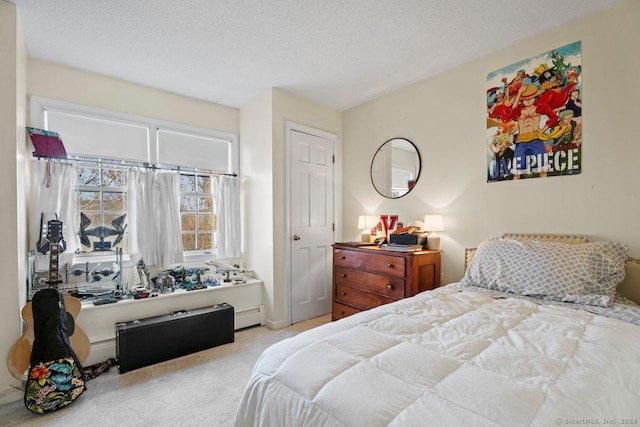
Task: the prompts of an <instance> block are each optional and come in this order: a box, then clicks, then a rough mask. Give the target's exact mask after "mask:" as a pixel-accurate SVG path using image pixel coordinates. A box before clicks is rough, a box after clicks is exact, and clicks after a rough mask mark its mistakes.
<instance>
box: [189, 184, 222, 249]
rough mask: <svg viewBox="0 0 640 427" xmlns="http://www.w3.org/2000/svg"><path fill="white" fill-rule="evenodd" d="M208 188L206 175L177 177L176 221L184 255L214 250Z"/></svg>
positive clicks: (214, 242) (215, 223) (213, 224)
mask: <svg viewBox="0 0 640 427" xmlns="http://www.w3.org/2000/svg"><path fill="white" fill-rule="evenodd" d="M212 184H213V183H212V180H211V176H209V175H201V174H193V175H186V174H181V175H180V219H181V221H182V225H181V229H182V246H183V249H184V251H185V252H186V251H196V250H197V251H209V252H210V250H211V249H214V248H217V246H218V244H217V241H216V233H215V231H216V230H217V221H216V216H215V214H214V213H213V204H214V198H213V189H212Z"/></svg>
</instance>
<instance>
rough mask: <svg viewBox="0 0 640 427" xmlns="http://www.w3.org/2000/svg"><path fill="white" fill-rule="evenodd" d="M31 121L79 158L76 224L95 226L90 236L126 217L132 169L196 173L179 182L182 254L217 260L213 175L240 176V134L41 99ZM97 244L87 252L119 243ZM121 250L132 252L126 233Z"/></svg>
mask: <svg viewBox="0 0 640 427" xmlns="http://www.w3.org/2000/svg"><path fill="white" fill-rule="evenodd" d="M31 118H32V123H31V125H32V126H34V127H38V128H42V129H48V130H52V131H55V132H58V133H59V134H60V137H61V139H62V140H63V142H64V144H65V148H66V150H67V153H68V154H69V155H70V156H73V157H75V158H77V159H78V164H77V165H78V179H77V184H76V200H75V206H76V224H77V225H79V224H82V220H83V219H85V223H86V220H87V219H88V220H89V221H90V223H89V224H88V225H87V226H86V227H85V228H86V229H95V228H96V227H107V228H109V229H113V228H114V224H113V221H114V220H115V221H117V220H118V218H120V217H121V216H122V215H123V214H125V213H126V212H127V171H128V168H129V167H131V166H132V165H133V166H136V165H137V166H140V165H149V164H151V165H160V166H163V165H170V166H171V167H173V166H177V168H176V169H179V170H181V171H182V170H185V171H189V172H184V173H182V172H181V175H180V217H181V230H182V231H181V234H182V242H183V249H184V251H185V252H186V253H188V254H194V255H197V254H205V253H206V254H208V256H209V257H211V254H212V252H214V251H215V250H216V248H217V234H216V232H217V221H216V216H215V214H214V206H215V200H214V194H213V181H212V175H211V173H208V172H210V171H215V172H220V173H233V172H235V171H236V170H237V168H238V137H237V135H234V134H228V133H224V132H216V131H211V130H208V129H202V128H194V127H190V126H184V125H180V124H177V123H171V122H166V121H159V120H155V119H151V118H147V117H140V116H134V115H129V114H124V113H118V112H114V111H107V110H101V109H95V108H91V107H86V106H82V105H76V104H70V103H66V102H62V101H57V100H52V99H46V98H40V97H32V98H31ZM128 220H130V219H128ZM79 228H80V227H79V226H78V227H76V230H77V229H79ZM94 231H95V230H94ZM95 234H99V233H95ZM90 240H91V246H92V247H91V248H87V247H85V248H83V249H86V250H93V249H94V248H96V247H100V246H99V245H100V244H101V241H102V242H104V241H105V240H106V241H110V242H113V241H114V240H115V238H108V239H106V238H104V237H103V238H102V239H101V238H100V237H97V236H95V235H94V236H91V237H90ZM85 242H86V241H85ZM103 247H104V246H103ZM122 248H123V250H124V251H125V252H126V251H127V239H126V231H125V233H124V238H123V243H122Z"/></svg>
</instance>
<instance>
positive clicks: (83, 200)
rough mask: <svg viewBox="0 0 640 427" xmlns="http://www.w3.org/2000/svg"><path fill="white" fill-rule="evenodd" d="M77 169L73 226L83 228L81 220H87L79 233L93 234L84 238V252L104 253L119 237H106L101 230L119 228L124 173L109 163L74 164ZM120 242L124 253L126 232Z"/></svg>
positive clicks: (124, 194)
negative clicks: (89, 232) (99, 251)
mask: <svg viewBox="0 0 640 427" xmlns="http://www.w3.org/2000/svg"><path fill="white" fill-rule="evenodd" d="M77 168H78V175H77V182H76V191H75V196H76V197H75V206H76V218H75V220H76V224H83V219H84V220H85V221H87V220H88V221H90V222H88V223H86V225H85V226H84V227H83V230H82V232H84V231H92V230H93V231H94V232H93V234H91V235H87V236H86V240H85V244H84V246H85V247H86V243H87V242H89V243H90V244H91V246H90V247H88V248H86V250H88V251H91V250H94V249H95V250H108V249H110V248H111V245H112V244H113V243H114V242H115V241H116V239H118V238H119V235H117V234H114V235H113V236H110V235H107V233H105V232H104V231H105V228H104V227H107V228H108V229H110V230H116V231H120V230H121V229H122V227H119V225H118V224H117V222H118V220H119V219H121V218H122V216H123V215H125V214H126V213H127V191H126V190H127V171H126V169H125V168H124V167H123V166H120V165H117V164H112V163H109V162H105V163H98V162H78V164H77ZM81 217H83V218H81ZM101 230H102V231H103V232H102V233H100V231H101ZM81 235H82V233H81ZM81 237H82V236H81ZM120 239H121V240H122V244H121V245H120V247H121V248H122V250H123V251H124V252H126V251H127V246H128V245H127V239H126V231H124V233H123V234H122V237H121V238H120Z"/></svg>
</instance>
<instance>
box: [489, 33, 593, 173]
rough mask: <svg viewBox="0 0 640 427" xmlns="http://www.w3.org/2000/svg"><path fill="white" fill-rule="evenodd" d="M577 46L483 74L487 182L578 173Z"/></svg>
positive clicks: (579, 90)
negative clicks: (484, 81)
mask: <svg viewBox="0 0 640 427" xmlns="http://www.w3.org/2000/svg"><path fill="white" fill-rule="evenodd" d="M581 57H582V42H580V41H577V42H574V43H571V44H568V45H566V46H562V47H559V48H556V49H553V50H551V51H549V52H545V53H542V54H540V55H537V56H534V57H532V58H529V59H526V60H523V61H520V62H517V63H515V64H512V65H509V66H507V67H504V68H501V69H499V70H496V71H493V72H491V73H489V74H488V75H487V84H488V89H487V140H486V142H485V143H486V144H487V182H496V181H505V180H513V179H525V178H543V177H549V176H558V175H575V174H579V173H580V172H581V170H582V161H581V160H582V86H581V84H580V76H581V74H582V65H581Z"/></svg>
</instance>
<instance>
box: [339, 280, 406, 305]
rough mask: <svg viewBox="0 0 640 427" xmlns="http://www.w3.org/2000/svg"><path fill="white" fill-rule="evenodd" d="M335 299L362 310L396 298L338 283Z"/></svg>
mask: <svg viewBox="0 0 640 427" xmlns="http://www.w3.org/2000/svg"><path fill="white" fill-rule="evenodd" d="M335 301H336V302H339V303H342V304H346V305H349V306H351V307H355V308H359V309H360V310H368V309H370V308H374V307H378V306H379V305H382V304H388V303H390V302H393V301H395V300H394V299H393V298H387V297H383V296H382V295H377V294H372V293H369V292H364V291H361V290H359V289H356V288H350V287H349V286H343V285H338V284H336V294H335Z"/></svg>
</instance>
